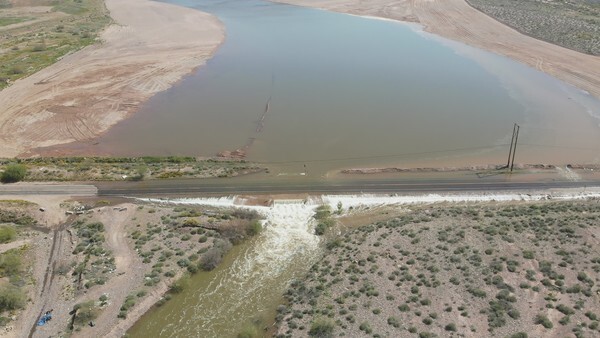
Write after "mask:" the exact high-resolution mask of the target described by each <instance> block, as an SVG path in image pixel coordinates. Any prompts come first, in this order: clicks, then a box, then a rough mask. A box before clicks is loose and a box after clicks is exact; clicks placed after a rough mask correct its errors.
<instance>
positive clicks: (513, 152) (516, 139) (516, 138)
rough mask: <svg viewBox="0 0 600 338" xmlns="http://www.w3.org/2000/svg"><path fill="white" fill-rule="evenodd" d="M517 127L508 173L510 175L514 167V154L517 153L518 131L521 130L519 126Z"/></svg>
mask: <svg viewBox="0 0 600 338" xmlns="http://www.w3.org/2000/svg"><path fill="white" fill-rule="evenodd" d="M516 126H517V133H516V135H515V148H514V149H513V151H512V162H511V164H510V172H511V173H512V171H513V166H514V165H515V153H516V152H517V141H518V140H519V129H521V127H520V126H519V125H516Z"/></svg>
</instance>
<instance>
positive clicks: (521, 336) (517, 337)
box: [510, 332, 528, 338]
mask: <svg viewBox="0 0 600 338" xmlns="http://www.w3.org/2000/svg"><path fill="white" fill-rule="evenodd" d="M527 337H528V336H527V333H525V332H517V333H515V334H513V335H512V336H510V338H527Z"/></svg>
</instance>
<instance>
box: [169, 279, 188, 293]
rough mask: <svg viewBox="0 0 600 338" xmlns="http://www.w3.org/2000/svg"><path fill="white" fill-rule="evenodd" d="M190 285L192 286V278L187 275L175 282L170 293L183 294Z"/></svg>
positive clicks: (170, 288)
mask: <svg viewBox="0 0 600 338" xmlns="http://www.w3.org/2000/svg"><path fill="white" fill-rule="evenodd" d="M189 285H190V277H189V276H187V275H186V276H183V277H181V278H179V279H178V280H176V281H175V282H173V284H171V286H170V287H169V292H170V293H181V292H182V291H183V290H185V288H187V287H188V286H189Z"/></svg>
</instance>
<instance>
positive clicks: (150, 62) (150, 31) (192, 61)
mask: <svg viewBox="0 0 600 338" xmlns="http://www.w3.org/2000/svg"><path fill="white" fill-rule="evenodd" d="M106 6H107V8H108V10H109V11H110V14H111V16H112V18H113V20H114V21H115V24H113V25H111V26H109V27H108V28H107V29H106V30H105V31H104V32H103V33H102V34H101V40H102V43H99V44H96V45H94V46H90V47H87V48H84V49H83V50H81V51H79V52H77V53H73V54H71V55H68V56H66V57H64V58H63V59H62V60H60V61H58V62H57V63H55V64H53V65H51V66H49V67H47V68H45V69H43V70H41V71H39V72H37V73H35V74H33V75H31V76H29V77H27V78H25V79H22V80H19V81H17V82H15V83H14V84H13V85H12V86H10V87H8V88H6V89H4V90H2V91H0V157H13V156H17V155H19V154H22V153H23V152H26V151H28V150H29V149H32V148H37V147H44V146H50V145H57V144H64V143H69V142H73V141H79V140H86V139H90V138H93V137H96V136H98V135H99V134H100V133H102V132H104V131H106V130H107V129H109V128H110V127H111V126H113V125H114V124H116V123H117V122H119V121H120V120H122V119H124V118H126V117H127V116H128V115H129V114H131V113H133V112H135V111H136V110H137V109H138V107H139V105H140V104H141V103H143V102H144V101H145V100H147V99H148V98H150V97H151V96H153V95H154V94H156V93H158V92H160V91H163V90H166V89H167V88H169V87H171V86H172V85H173V84H174V83H175V82H177V81H178V80H180V79H181V78H182V77H183V76H185V75H186V74H188V73H190V72H191V71H192V70H194V69H195V68H197V67H198V66H201V65H203V64H205V62H206V60H207V59H209V58H210V57H211V56H212V54H213V53H214V52H215V50H216V49H217V48H218V46H219V45H220V44H221V43H222V41H223V40H224V38H225V33H224V26H223V24H222V23H221V22H220V21H219V20H218V19H217V18H216V17H214V16H212V15H210V14H207V13H203V12H200V11H196V10H193V9H190V8H184V7H179V6H175V5H170V4H165V3H159V2H153V1H147V0H125V1H119V0H106Z"/></svg>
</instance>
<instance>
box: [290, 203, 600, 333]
mask: <svg viewBox="0 0 600 338" xmlns="http://www.w3.org/2000/svg"><path fill="white" fill-rule="evenodd" d="M599 204H600V201H599V200H589V201H577V202H555V201H543V202H535V203H525V202H521V203H515V202H512V203H508V204H507V203H485V204H479V205H474V204H463V205H437V206H421V207H411V208H412V210H409V209H401V208H399V207H395V208H394V209H392V210H390V213H391V215H392V214H396V215H397V216H394V217H393V218H392V219H389V220H386V221H379V222H376V223H373V224H370V225H366V226H362V227H359V228H358V229H356V230H352V231H349V232H347V233H345V234H344V235H342V236H340V237H338V238H334V239H332V240H331V242H330V243H329V244H328V253H327V254H326V255H325V257H324V258H323V259H322V260H320V262H319V263H317V264H315V265H314V266H313V267H312V269H311V271H310V273H309V274H308V275H307V276H306V278H305V279H302V280H297V281H294V282H293V283H292V284H291V286H290V288H289V290H288V292H287V294H286V298H287V300H288V303H287V304H285V305H282V306H280V307H279V309H278V312H279V315H278V320H279V329H278V336H280V337H304V336H307V335H308V336H315V337H317V336H318V337H332V336H346V337H359V336H372V337H415V336H418V337H436V336H437V337H484V336H485V337H528V336H529V337H567V336H575V337H597V336H598V335H599V334H600V333H599V322H598V318H599V316H600V297H599V296H598V294H599V289H598V282H599V281H600V252H599V251H598V248H597V246H598V242H599V239H598V236H599V235H600V218H599V217H600V208H599V206H600V205H599ZM398 214H399V215H398ZM391 215H390V217H392V216H391ZM367 219H368V218H367ZM364 220H365V218H363V221H364Z"/></svg>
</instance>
